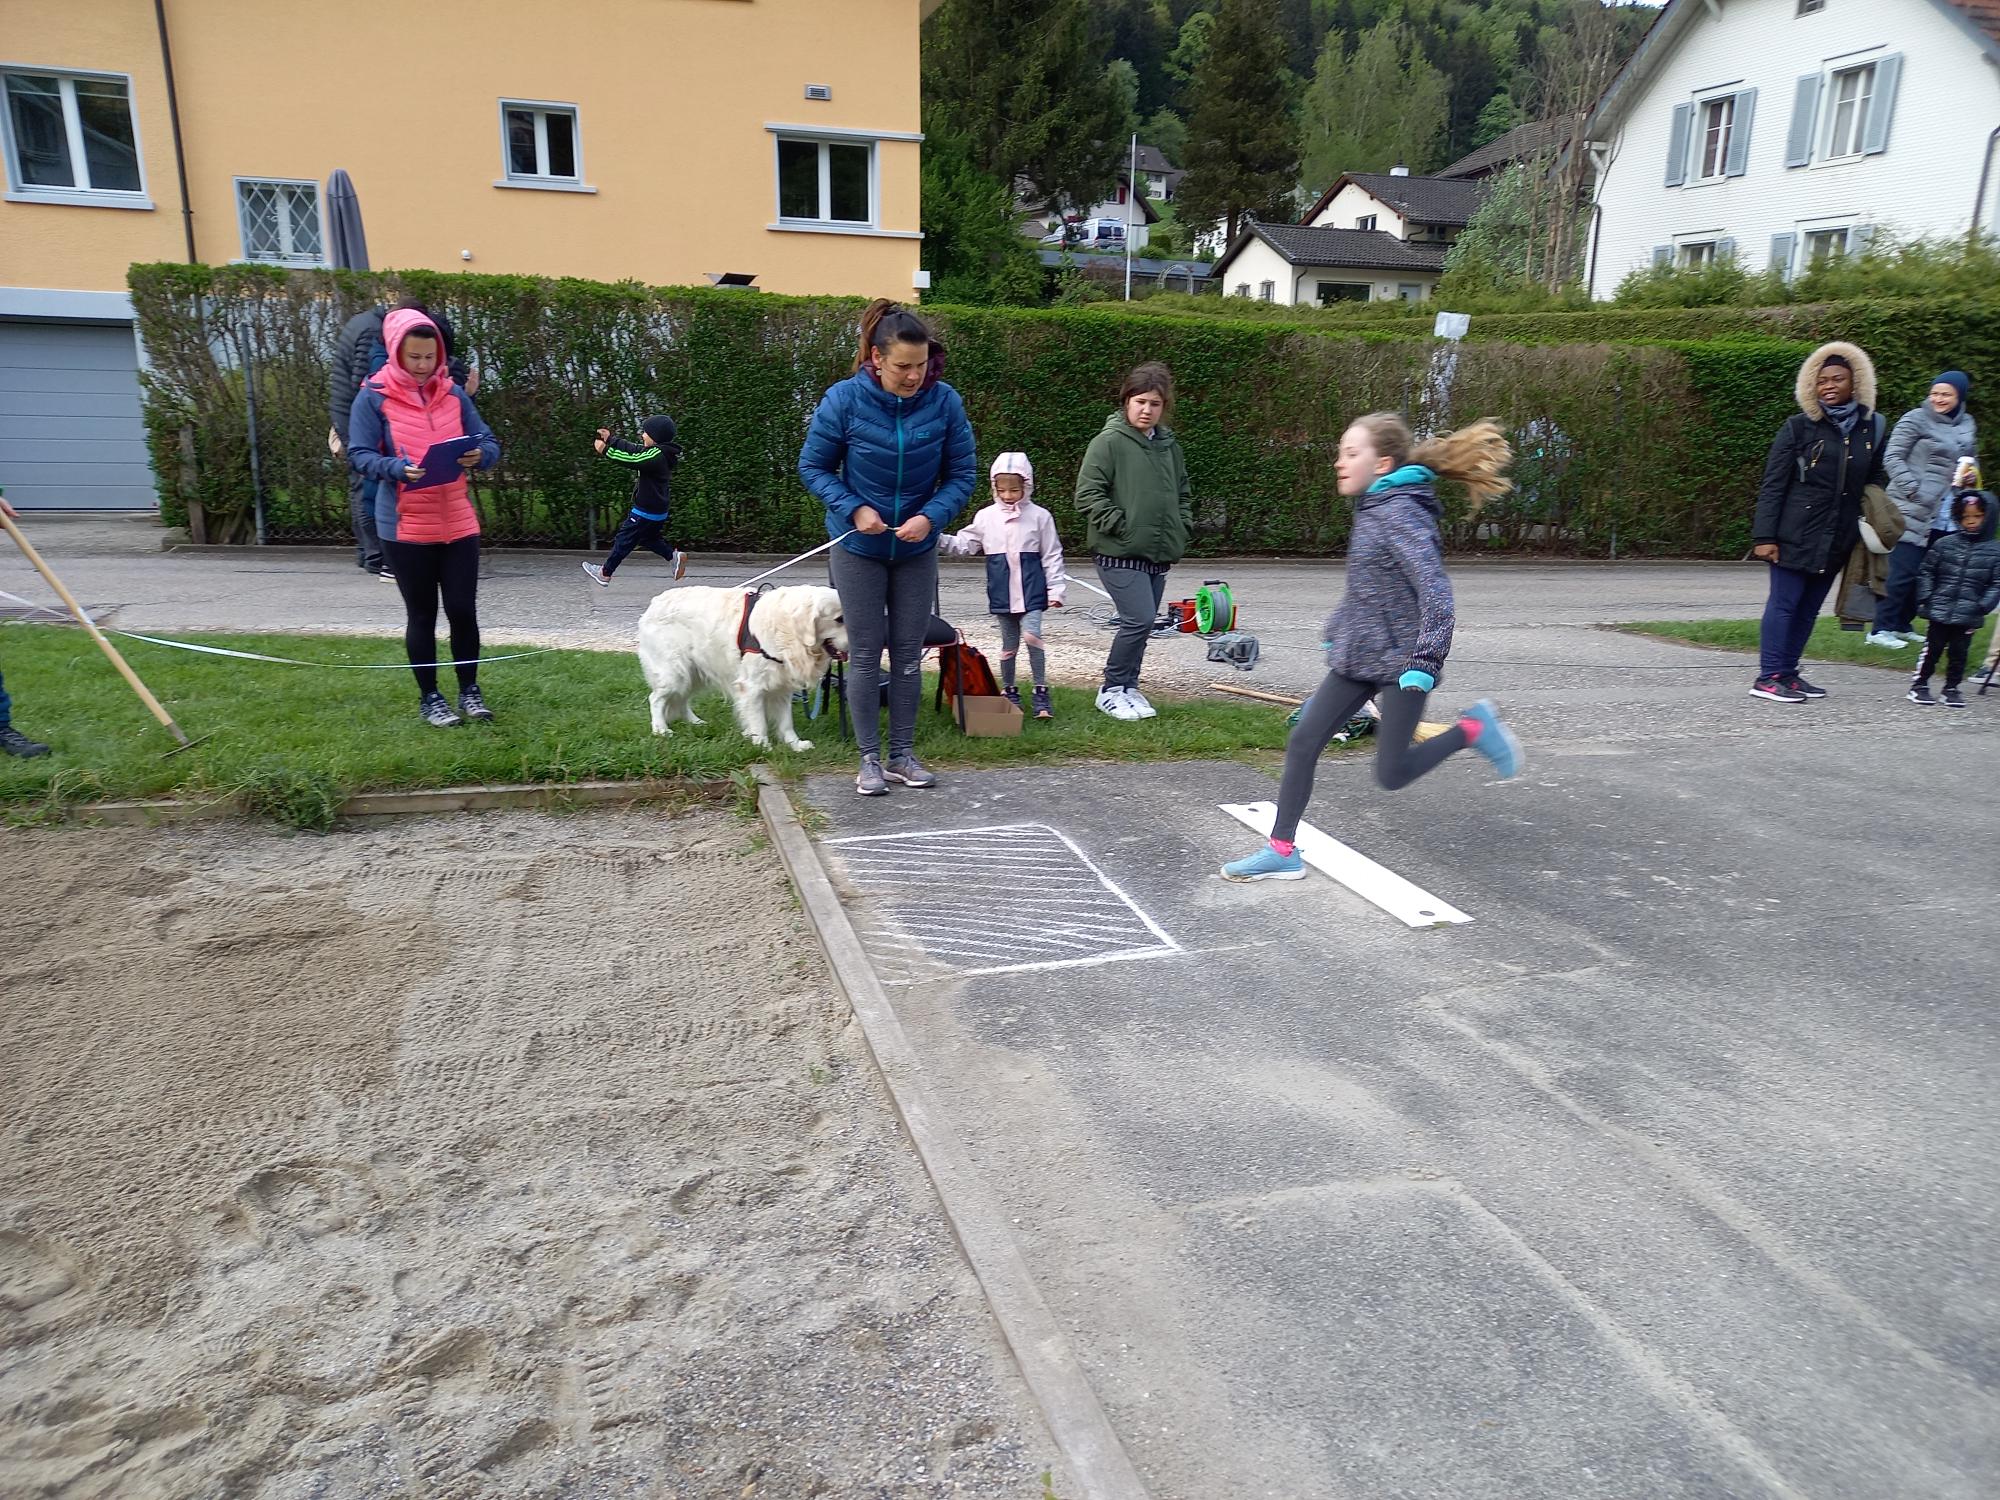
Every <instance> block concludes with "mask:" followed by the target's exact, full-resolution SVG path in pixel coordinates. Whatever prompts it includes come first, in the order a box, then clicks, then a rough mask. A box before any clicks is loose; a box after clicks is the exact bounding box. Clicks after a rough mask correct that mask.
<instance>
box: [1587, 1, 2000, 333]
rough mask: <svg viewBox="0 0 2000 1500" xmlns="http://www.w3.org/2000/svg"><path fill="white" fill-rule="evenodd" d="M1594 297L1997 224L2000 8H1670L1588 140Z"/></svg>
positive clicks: (1744, 4) (1813, 4) (1608, 96)
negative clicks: (1716, 265) (1631, 282)
mask: <svg viewBox="0 0 2000 1500" xmlns="http://www.w3.org/2000/svg"><path fill="white" fill-rule="evenodd" d="M1585 139H1586V140H1587V141H1588V142H1589V143H1590V145H1589V149H1590V150H1591V152H1592V153H1593V156H1594V157H1595V161H1596V179H1597V190H1596V197H1595V217H1594V222H1593V224H1592V226H1591V240H1590V251H1589V260H1588V264H1587V272H1586V275H1587V280H1588V285H1589V288H1590V292H1591V295H1592V296H1594V297H1600V298H1601V297H1609V296H1611V295H1612V294H1613V293H1614V292H1616V291H1617V290H1618V284H1619V282H1620V281H1622V280H1623V279H1624V278H1625V277H1626V275H1628V274H1629V273H1630V272H1632V271H1633V270H1635V269H1638V268H1641V267H1645V266H1648V265H1660V264H1672V265H1678V266H1700V265H1705V264H1708V263H1710V262H1711V261H1714V260H1717V259H1726V258H1730V257H1733V258H1735V259H1736V260H1737V261H1738V262H1739V263H1740V264H1741V265H1742V266H1743V267H1744V268H1745V269H1746V270H1748V271H1750V272H1752V273H1753V274H1754V273H1759V272H1762V271H1764V270H1766V269H1767V268H1769V267H1771V266H1776V267H1778V268H1779V270H1780V271H1782V272H1783V273H1784V274H1785V275H1786V276H1788V277H1790V276H1795V275H1797V274H1798V273H1799V272H1800V271H1801V270H1802V269H1804V268H1805V267H1806V266H1808V265H1810V264H1811V263H1813V262H1814V261H1816V260H1819V259H1821V258H1823V257H1825V256H1829V255H1839V254H1843V253H1847V252H1849V251H1858V250H1859V249H1861V248H1862V247H1864V246H1865V245H1866V244H1867V243H1868V242H1869V240H1870V238H1871V237H1873V236H1874V235H1877V234H1890V233H1893V234H1895V235H1897V236H1900V237H1903V238H1917V237H1936V236H1960V235H1965V234H1967V233H1969V232H1972V231H1975V230H1976V231H1979V232H1984V233H1991V232H1993V230H1994V228H1995V226H1996V221H2000V212H1996V209H2000V203H1996V197H2000V163H1996V160H1995V156H1996V149H1995V148H1996V143H2000V0H1668V3H1667V4H1666V5H1665V7H1664V8H1663V9H1662V10H1661V13H1660V16H1659V19H1658V20H1657V21H1655V22H1654V24H1653V28H1652V30H1651V31H1650V32H1648V33H1647V35H1646V38H1645V40H1644V41H1643V42H1642V43H1641V44H1640V46H1639V49H1638V51H1637V52H1635V53H1634V54H1633V56H1632V59H1631V61H1630V62H1628V63H1627V64H1626V66H1625V68H1624V70H1623V71H1622V72H1621V73H1620V74H1619V75H1618V77H1617V78H1616V79H1615V80H1613V82H1612V84H1611V87H1610V88H1609V89H1608V90H1606V92H1605V95H1604V97H1603V98H1602V99H1601V100H1599V101H1598V105H1597V108H1596V109H1595V111H1593V113H1592V114H1591V116H1590V119H1589V121H1588V122H1587V124H1586V126H1585Z"/></svg>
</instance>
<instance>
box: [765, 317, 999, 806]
mask: <svg viewBox="0 0 2000 1500" xmlns="http://www.w3.org/2000/svg"><path fill="white" fill-rule="evenodd" d="M943 372H944V345H942V344H940V343H939V342H938V340H937V335H936V334H934V333H932V332H931V327H930V325H929V324H928V323H926V322H925V321H924V320H923V319H922V318H920V317H918V316H917V315H916V314H915V313H913V312H910V311H908V310H907V309H905V308H902V307H899V306H897V305H896V304H895V303H893V302H890V301H888V300H887V299H882V298H878V299H877V300H876V301H874V302H871V303H870V304H869V305H868V310H867V311H866V312H864V313H863V314H862V315H861V346H860V348H859V350H858V351H857V352H856V354H855V356H854V373H853V374H852V375H850V376H849V377H848V378H847V379H845V380H843V381H841V382H840V383H839V384H838V385H836V386H834V387H833V388H832V389H831V390H829V391H828V392H827V393H826V395H825V396H824V397H823V398H822V399H821V401H820V403H819V407H818V409H817V410H815V411H814V412H813V416H812V424H811V426H809V427H808V428H807V429H806V442H805V447H803V448H802V449H800V450H799V477H800V478H801V479H803V480H804V481H805V484H806V488H807V489H809V490H811V491H812V492H813V494H814V495H815V496H817V497H818V499H819V500H820V502H821V503H822V504H823V505H825V506H826V534H827V535H828V536H830V537H836V538H839V543H840V544H839V545H838V546H836V547H835V548H834V549H833V586H834V588H836V589H837V590H839V592H840V608H841V613H842V614H843V615H844V616H845V617H846V622H847V640H848V658H849V660H848V667H847V706H848V709H849V711H850V712H852V714H853V715H854V738H855V740H856V742H857V743H858V744H859V745H860V747H861V773H860V775H859V776H858V777H856V778H855V783H854V789H855V790H856V791H857V792H860V793H861V794H862V795H863V796H864V797H879V796H881V795H882V794H883V793H885V792H887V791H888V790H889V782H890V781H900V782H902V783H903V785H905V786H914V787H926V786H935V785H936V784H937V778H936V777H935V776H933V775H932V774H931V773H930V772H929V771H927V770H925V769H924V768H923V766H922V765H920V764H919V763H918V761H917V757H916V753H915V744H916V735H917V703H918V701H919V700H920V699H921V698H922V696H923V656H924V627H925V626H927V625H928V624H929V623H930V618H931V604H932V601H933V600H934V599H935V597H936V594H937V533H938V532H940V531H942V530H943V529H944V528H945V527H946V526H948V525H950V524H951V522H952V520H953V518H954V517H956V516H957V515H958V513H959V512H960V511H961V510H963V509H964V508H965V503H966V501H967V500H969V499H970V498H971V497H972V487H973V485H974V483H975V482H976V481H977V478H978V473H979V469H978V458H977V455H976V454H975V453H974V451H973V441H972V424H971V423H970V422H968V421H967V420H966V416H965V403H964V402H963V401H961V400H959V397H958V392H957V391H955V390H953V389H952V388H951V387H950V386H948V385H946V384H945V383H944V381H943V380H941V379H940V378H939V377H940V376H941V375H942V374H943ZM885 642H886V644H887V645H888V648H889V674H890V675H889V759H888V762H887V764H886V765H885V764H884V763H883V760H882V740H881V730H882V707H881V704H882V699H881V692H882V689H881V678H882V647H883V645H884V644H885Z"/></svg>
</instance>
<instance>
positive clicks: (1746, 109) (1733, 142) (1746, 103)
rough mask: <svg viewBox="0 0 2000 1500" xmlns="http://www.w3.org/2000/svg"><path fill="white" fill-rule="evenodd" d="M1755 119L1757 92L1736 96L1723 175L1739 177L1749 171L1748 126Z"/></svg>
mask: <svg viewBox="0 0 2000 1500" xmlns="http://www.w3.org/2000/svg"><path fill="white" fill-rule="evenodd" d="M1756 118H1757V91H1756V90H1755V89H1745V90H1743V92H1742V93H1740V94H1738V95H1737V96H1736V115H1735V118H1734V119H1733V120H1732V121H1731V122H1730V126H1729V161H1728V163H1727V164H1726V166H1725V167H1724V169H1723V175H1725V176H1728V177H1741V176H1742V175H1743V174H1744V173H1745V172H1747V171H1749V170H1750V126H1751V125H1752V124H1753V123H1754V122H1755V121H1756Z"/></svg>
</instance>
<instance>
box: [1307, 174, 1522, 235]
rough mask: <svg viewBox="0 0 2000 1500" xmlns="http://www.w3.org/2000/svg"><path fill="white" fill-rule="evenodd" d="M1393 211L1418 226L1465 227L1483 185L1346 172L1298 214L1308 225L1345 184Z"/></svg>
mask: <svg viewBox="0 0 2000 1500" xmlns="http://www.w3.org/2000/svg"><path fill="white" fill-rule="evenodd" d="M1350 182H1351V183H1354V184H1355V185H1356V186H1357V187H1359V188H1361V189H1362V190H1363V191H1364V192H1369V193H1373V194H1374V195H1375V196H1376V197H1377V198H1379V199H1381V200H1382V201H1383V202H1384V203H1386V204H1388V205H1389V206H1390V207H1391V208H1393V209H1395V210H1396V212H1397V213H1399V214H1401V215H1402V216H1403V217H1404V218H1406V219H1408V220H1410V221H1411V222H1412V223H1417V224H1443V225H1447V226H1449V227H1452V228H1460V229H1462V228H1464V227H1465V226H1466V225H1467V224H1469V223H1471V222H1472V213H1473V210H1474V209H1476V208H1478V207H1479V201H1480V199H1481V198H1483V197H1485V196H1486V184H1485V183H1484V182H1482V181H1480V180H1478V179H1476V178H1466V177H1398V176H1396V174H1395V173H1393V172H1348V173H1346V174H1344V175H1343V176H1341V177H1340V178H1339V179H1338V180H1336V181H1335V183H1334V184H1333V186H1332V187H1330V188H1328V189H1327V190H1326V191H1325V192H1324V193H1322V194H1320V198H1319V202H1317V203H1315V204H1314V205H1313V206H1312V207H1311V208H1309V209H1307V210H1306V211H1305V213H1304V214H1302V215H1300V217H1299V222H1300V223H1301V224H1310V223H1312V221H1313V220H1314V219H1316V218H1318V217H1319V216H1320V215H1321V214H1323V213H1325V212H1326V206H1327V204H1329V203H1331V202H1333V200H1334V195H1335V194H1337V193H1338V192H1339V191H1340V190H1341V188H1343V187H1344V186H1346V185H1347V184H1348V183H1350Z"/></svg>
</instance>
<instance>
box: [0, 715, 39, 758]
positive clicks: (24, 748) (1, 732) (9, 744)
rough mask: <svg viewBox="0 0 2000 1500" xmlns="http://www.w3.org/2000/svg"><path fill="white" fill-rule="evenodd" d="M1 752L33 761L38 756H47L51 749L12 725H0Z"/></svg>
mask: <svg viewBox="0 0 2000 1500" xmlns="http://www.w3.org/2000/svg"><path fill="white" fill-rule="evenodd" d="M0 750H4V751H6V752H7V754H9V755H18V756H20V757H21V759H23V760H31V759H33V758H34V757H35V756H37V755H47V754H48V753H49V747H48V746H47V745H44V744H43V743H42V742H41V741H40V740H31V739H29V738H28V737H27V736H26V735H25V734H23V733H21V731H20V730H18V729H16V728H15V727H14V726H13V725H12V724H0Z"/></svg>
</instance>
